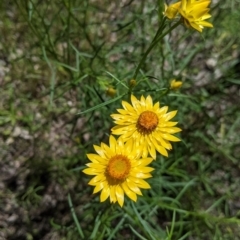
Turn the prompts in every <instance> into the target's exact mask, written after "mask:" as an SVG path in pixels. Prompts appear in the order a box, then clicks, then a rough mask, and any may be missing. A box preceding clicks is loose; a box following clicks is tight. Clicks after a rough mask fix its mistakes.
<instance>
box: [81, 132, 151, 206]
mask: <svg viewBox="0 0 240 240" xmlns="http://www.w3.org/2000/svg"><path fill="white" fill-rule="evenodd" d="M94 149H95V151H96V152H97V154H87V157H88V159H89V160H90V161H91V163H88V164H86V165H87V166H88V168H86V169H84V170H83V172H84V173H85V174H88V175H95V177H93V178H92V180H91V181H90V182H89V183H88V184H89V185H92V186H95V188H94V191H93V193H97V192H99V191H102V192H101V195H100V202H103V201H105V200H106V199H107V198H108V197H109V198H110V202H111V203H115V202H118V203H119V205H120V206H121V207H122V206H123V203H124V194H126V195H127V196H128V197H129V198H130V199H132V200H133V201H135V202H136V200H137V194H138V195H142V193H141V190H140V188H143V189H148V188H151V187H150V185H149V184H148V183H147V182H146V181H145V180H144V179H146V178H150V177H152V175H151V174H150V172H152V171H153V170H154V168H151V167H148V166H147V165H148V164H149V163H151V162H152V160H153V159H152V158H139V157H140V156H139V152H138V151H137V149H136V148H135V147H134V144H133V141H132V140H131V141H128V142H127V143H126V144H124V142H123V141H122V140H120V139H119V140H116V139H115V138H114V137H113V136H112V135H111V136H110V138H109V146H107V145H106V144H104V143H101V146H96V145H94Z"/></svg>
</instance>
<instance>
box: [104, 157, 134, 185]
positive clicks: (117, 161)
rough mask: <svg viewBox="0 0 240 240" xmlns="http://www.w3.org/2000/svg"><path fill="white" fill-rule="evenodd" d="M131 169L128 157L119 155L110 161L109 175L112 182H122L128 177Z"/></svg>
mask: <svg viewBox="0 0 240 240" xmlns="http://www.w3.org/2000/svg"><path fill="white" fill-rule="evenodd" d="M130 168H131V163H130V160H129V159H128V158H127V157H126V156H123V155H121V154H118V155H115V156H113V157H112V158H111V159H110V160H109V163H108V166H107V174H108V176H109V177H110V178H111V179H112V181H122V180H125V178H126V177H127V176H128V174H129V172H130Z"/></svg>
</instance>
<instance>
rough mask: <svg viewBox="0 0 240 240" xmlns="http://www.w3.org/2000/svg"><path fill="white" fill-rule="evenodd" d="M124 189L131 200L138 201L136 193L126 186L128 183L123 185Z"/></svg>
mask: <svg viewBox="0 0 240 240" xmlns="http://www.w3.org/2000/svg"><path fill="white" fill-rule="evenodd" d="M122 188H123V190H124V192H125V193H126V195H127V196H128V197H129V198H130V199H132V200H133V201H134V202H136V201H137V195H136V193H134V192H133V191H131V190H130V189H129V187H128V185H127V184H126V182H123V183H122Z"/></svg>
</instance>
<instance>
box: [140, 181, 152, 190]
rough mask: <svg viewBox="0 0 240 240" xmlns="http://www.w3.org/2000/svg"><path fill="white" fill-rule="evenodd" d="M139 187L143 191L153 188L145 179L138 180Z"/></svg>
mask: <svg viewBox="0 0 240 240" xmlns="http://www.w3.org/2000/svg"><path fill="white" fill-rule="evenodd" d="M137 185H138V187H140V188H143V189H150V188H151V186H150V185H149V184H148V183H147V182H146V181H144V180H143V179H138V182H137Z"/></svg>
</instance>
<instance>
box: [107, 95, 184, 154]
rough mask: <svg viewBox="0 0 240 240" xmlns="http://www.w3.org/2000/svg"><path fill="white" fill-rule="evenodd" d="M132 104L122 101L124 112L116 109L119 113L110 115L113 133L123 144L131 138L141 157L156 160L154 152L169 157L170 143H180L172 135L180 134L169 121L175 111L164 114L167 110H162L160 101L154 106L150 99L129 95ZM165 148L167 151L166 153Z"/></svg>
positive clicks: (166, 108) (175, 123)
mask: <svg viewBox="0 0 240 240" xmlns="http://www.w3.org/2000/svg"><path fill="white" fill-rule="evenodd" d="M131 101H132V105H130V104H129V103H128V102H125V101H122V106H123V108H124V109H117V111H118V112H119V114H112V115H111V117H112V118H113V119H114V123H116V124H117V125H116V126H115V127H113V128H112V133H113V134H115V135H120V139H121V140H123V141H124V142H127V141H129V140H130V139H133V141H134V143H135V145H136V147H137V148H138V151H139V152H140V154H141V156H142V157H143V158H146V157H147V156H148V153H149V154H150V155H151V157H152V158H153V159H156V151H158V152H159V153H161V154H162V155H164V156H168V153H167V150H170V149H172V145H171V143H170V141H173V142H177V141H180V139H178V138H177V137H175V136H173V135H172V134H174V133H177V132H180V131H181V129H180V128H177V127H174V126H175V125H177V122H170V121H169V120H170V119H172V118H173V117H174V116H175V115H176V113H177V111H172V112H169V113H167V111H168V107H167V106H165V107H161V108H160V104H159V102H157V103H155V104H154V105H153V102H152V98H151V96H148V97H147V98H146V99H145V98H144V97H143V96H142V97H141V100H137V99H136V97H134V96H133V95H131ZM166 149H167V150H166Z"/></svg>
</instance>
